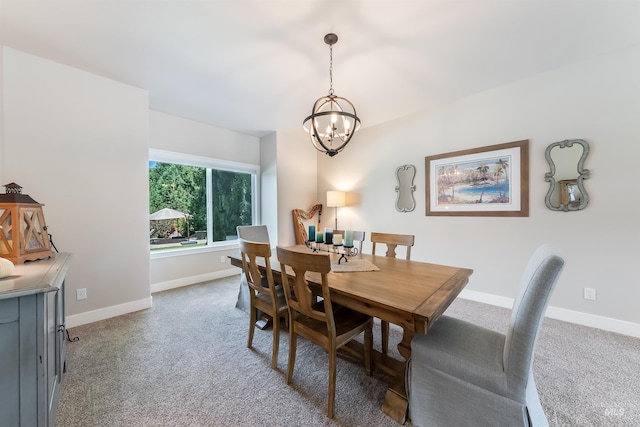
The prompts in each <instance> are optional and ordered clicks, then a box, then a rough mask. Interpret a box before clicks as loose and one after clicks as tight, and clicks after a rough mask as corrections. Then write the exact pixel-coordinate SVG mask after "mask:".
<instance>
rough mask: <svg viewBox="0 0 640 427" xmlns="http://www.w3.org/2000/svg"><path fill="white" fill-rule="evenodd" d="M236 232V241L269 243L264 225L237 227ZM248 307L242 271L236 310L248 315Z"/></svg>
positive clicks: (246, 285) (245, 284)
mask: <svg viewBox="0 0 640 427" xmlns="http://www.w3.org/2000/svg"><path fill="white" fill-rule="evenodd" d="M236 231H237V233H238V239H242V240H247V241H249V242H258V243H270V242H269V230H268V229H267V226H266V225H239V226H237V227H236ZM250 307H251V301H250V299H249V285H248V284H247V277H246V275H245V273H244V271H242V272H241V273H240V290H239V291H238V300H237V302H236V308H239V309H240V310H242V311H245V312H247V313H249V310H250ZM261 317H262V312H259V313H258V319H260V318H261ZM265 326H266V325H265ZM263 327H264V326H263Z"/></svg>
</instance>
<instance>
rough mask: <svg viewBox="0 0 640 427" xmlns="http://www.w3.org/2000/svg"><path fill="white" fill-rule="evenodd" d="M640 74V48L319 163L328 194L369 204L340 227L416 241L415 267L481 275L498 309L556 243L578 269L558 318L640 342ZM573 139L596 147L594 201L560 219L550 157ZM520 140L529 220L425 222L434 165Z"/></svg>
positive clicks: (430, 116)
mask: <svg viewBox="0 0 640 427" xmlns="http://www.w3.org/2000/svg"><path fill="white" fill-rule="evenodd" d="M638 75H640V48H634V49H629V50H626V51H622V52H618V53H617V54H614V55H609V56H605V57H601V58H598V59H596V60H592V61H588V62H585V63H581V64H576V65H574V66H570V67H566V68H562V69H559V70H556V71H553V72H549V73H546V74H543V75H538V76H536V77H533V78H530V79H527V80H525V81H520V82H516V83H513V84H510V85H506V86H503V87H500V88H497V89H494V90H490V91H487V92H484V93H480V94H477V95H475V96H472V97H469V98H466V99H463V100H461V101H459V102H456V103H454V104H452V105H449V106H446V107H443V108H441V109H438V110H435V111H428V112H424V113H421V114H416V115H414V116H411V117H406V118H403V119H400V120H397V121H394V122H391V123H387V124H384V125H380V126H377V127H374V128H367V129H364V130H362V131H361V132H359V134H357V135H356V136H354V138H353V140H352V142H351V143H350V144H349V146H348V147H347V148H346V149H345V150H344V151H343V152H342V153H340V154H339V155H338V156H336V157H334V158H327V157H324V156H318V194H324V192H325V191H326V190H332V189H342V190H347V191H351V192H354V195H355V196H356V199H358V200H359V201H358V202H357V204H356V205H355V206H350V207H346V208H341V209H340V213H339V219H340V222H341V224H342V223H343V221H344V222H345V223H346V226H347V227H350V228H355V229H363V230H366V231H368V232H370V231H386V232H396V233H410V234H415V235H416V246H415V248H414V250H413V252H412V258H414V259H417V260H423V261H433V262H436V263H442V264H450V265H456V266H462V267H469V268H472V269H474V274H473V275H472V277H471V281H470V283H469V285H468V286H467V289H468V290H469V291H477V292H480V293H482V294H477V293H474V292H467V295H469V296H472V297H478V298H488V299H489V300H491V301H493V302H508V300H507V299H508V298H513V296H514V293H515V287H516V286H517V283H518V279H519V277H520V274H521V272H522V270H523V268H524V265H525V264H526V261H527V259H528V257H529V255H530V253H531V252H532V251H533V250H534V248H535V247H537V246H538V245H539V244H541V243H544V242H549V243H552V244H554V245H555V246H557V247H559V248H560V249H561V251H562V252H563V254H564V255H565V257H566V262H567V263H566V268H565V270H564V272H563V275H562V277H561V280H560V282H559V284H558V286H557V289H556V291H555V293H554V295H553V297H552V299H551V303H550V305H551V306H552V308H551V309H550V311H549V313H551V314H553V315H555V316H556V317H560V318H564V319H568V320H573V321H577V322H579V323H585V324H591V325H594V326H599V327H603V328H605V329H612V330H617V331H620V332H623V333H629V334H632V335H637V336H640V310H638V301H639V300H640V283H639V282H640V280H639V279H638V274H637V272H636V263H637V262H638V260H639V259H640V249H639V245H638V239H639V237H640V222H639V221H638V219H637V217H638V201H637V189H636V188H635V181H636V179H635V178H636V175H637V168H636V167H635V163H636V162H637V160H638V159H639V158H640V120H639V119H638V118H639V117H640V83H639V82H640V80H638ZM363 121H366V118H363ZM573 138H583V139H586V140H587V141H588V142H589V143H590V145H591V154H590V156H589V158H588V159H587V161H586V164H585V167H586V168H588V169H590V171H591V178H590V179H589V180H586V181H585V185H586V188H587V191H588V193H589V195H590V196H591V202H590V203H589V206H588V207H587V208H586V210H584V211H579V212H569V213H565V212H554V211H550V210H548V209H547V208H546V207H545V204H544V197H545V194H546V192H547V189H548V183H546V182H545V181H544V174H545V172H546V171H547V170H548V166H547V163H546V161H545V158H544V151H545V148H546V147H547V145H548V144H551V143H553V142H556V141H561V140H564V139H573ZM521 139H529V140H530V157H531V159H530V206H531V207H530V216H529V217H528V218H499V217H498V218H484V217H483V218H479V217H432V216H425V176H424V173H425V172H424V171H425V166H424V158H425V156H429V155H434V154H440V153H446V152H451V151H456V150H462V149H467V148H474V147H481V146H486V145H492V144H497V143H503V142H510V141H515V140H521ZM403 164H413V165H415V166H416V168H417V176H416V180H415V184H416V186H417V191H416V192H415V197H416V203H417V208H416V210H415V211H414V212H411V213H399V212H396V210H395V208H394V203H395V198H396V194H395V191H394V188H395V185H396V180H395V174H394V172H395V169H396V167H398V166H400V165H403ZM330 218H331V219H332V218H333V214H332V213H331V215H330V216H327V217H326V218H324V220H325V221H324V222H327V221H330ZM368 250H369V251H370V244H366V245H365V252H366V251H368ZM584 287H592V288H596V290H597V301H587V300H584V299H583V296H582V295H583V288H584ZM483 294H489V295H483ZM491 295H494V296H498V298H494V297H491ZM500 297H502V298H500Z"/></svg>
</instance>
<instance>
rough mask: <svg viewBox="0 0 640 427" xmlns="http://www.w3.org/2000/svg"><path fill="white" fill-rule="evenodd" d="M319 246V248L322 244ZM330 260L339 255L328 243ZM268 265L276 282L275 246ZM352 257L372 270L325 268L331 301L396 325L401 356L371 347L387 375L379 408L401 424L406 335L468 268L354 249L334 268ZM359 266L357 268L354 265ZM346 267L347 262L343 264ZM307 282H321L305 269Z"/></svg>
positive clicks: (440, 305) (422, 325)
mask: <svg viewBox="0 0 640 427" xmlns="http://www.w3.org/2000/svg"><path fill="white" fill-rule="evenodd" d="M287 249H292V250H296V251H301V252H306V253H308V252H311V250H312V249H310V248H308V247H307V246H305V245H296V246H290V247H287ZM321 249H322V247H321ZM328 249H329V251H325V252H324V253H327V252H328V253H330V254H331V257H332V264H336V263H337V262H338V260H339V258H340V255H338V254H336V253H333V252H332V248H328ZM272 253H273V256H272V257H271V260H270V264H271V269H272V272H273V276H274V280H275V281H276V282H277V283H281V280H282V279H281V271H280V262H279V261H278V259H277V256H276V251H275V250H272ZM229 258H230V260H231V264H232V265H234V266H236V267H240V268H242V259H241V257H240V254H239V253H238V254H235V255H231V256H229ZM349 262H351V263H352V265H353V266H354V267H355V266H356V265H359V266H360V267H361V266H362V265H363V264H364V265H365V268H366V265H372V266H374V267H375V268H377V270H375V271H346V272H334V271H332V272H331V273H329V289H330V292H331V300H332V301H335V302H336V303H338V304H341V305H344V306H346V307H349V308H352V309H354V310H357V311H360V312H362V313H366V314H369V315H370V316H372V317H377V318H379V319H382V320H386V321H388V322H390V323H393V324H396V325H399V326H400V327H402V329H403V337H402V340H401V341H400V343H399V344H398V352H399V353H400V355H401V356H402V357H403V358H404V360H398V359H396V358H393V357H391V356H389V355H387V354H382V353H381V352H378V351H374V355H373V356H374V357H373V360H374V367H375V368H380V369H382V370H383V371H384V372H386V373H388V374H390V376H391V378H392V380H391V383H390V385H389V389H388V390H387V393H386V395H385V401H384V403H383V405H382V411H383V412H384V413H385V414H386V415H388V416H389V417H391V418H392V419H394V420H395V421H397V422H398V423H401V424H403V423H404V422H405V421H406V417H407V408H408V401H407V396H406V391H405V384H404V376H405V370H406V361H407V360H408V359H409V358H410V357H411V340H412V338H413V336H414V335H415V334H426V333H427V332H428V331H429V329H430V328H431V327H432V326H433V324H434V323H435V322H436V321H437V320H438V318H439V317H440V315H442V313H444V311H445V310H446V309H447V307H449V305H450V304H451V303H452V302H453V300H454V299H455V298H456V297H457V296H458V294H459V293H460V291H461V290H462V289H463V288H464V287H465V286H466V284H467V283H468V282H469V276H471V274H472V273H473V270H471V269H468V268H460V267H452V266H447V265H440V264H432V263H427V262H421V261H411V260H405V259H399V258H389V257H386V256H383V255H369V254H358V255H356V256H353V257H346V261H345V258H344V257H343V259H342V260H341V261H340V264H339V265H338V266H337V268H336V270H337V269H342V270H344V269H345V268H344V264H345V263H347V264H348V263H349ZM359 269H361V268H359ZM347 270H349V267H347ZM306 278H307V281H308V282H309V283H310V284H312V285H313V284H315V285H317V286H320V283H321V282H320V275H319V274H315V273H307V276H306ZM351 349H352V350H354V351H355V352H360V354H362V344H360V343H359V342H355V341H354V342H353V344H352V345H351Z"/></svg>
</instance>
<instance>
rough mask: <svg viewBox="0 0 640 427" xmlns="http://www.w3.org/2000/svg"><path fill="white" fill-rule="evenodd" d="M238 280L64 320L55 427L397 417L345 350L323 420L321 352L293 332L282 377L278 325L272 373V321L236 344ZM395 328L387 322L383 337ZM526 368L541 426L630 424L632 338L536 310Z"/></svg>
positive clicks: (498, 314) (380, 378) (379, 382)
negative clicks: (330, 413)
mask: <svg viewBox="0 0 640 427" xmlns="http://www.w3.org/2000/svg"><path fill="white" fill-rule="evenodd" d="M238 283H239V277H238V276H234V277H230V278H225V279H219V280H215V281H212V282H207V283H202V284H198V285H193V286H188V287H184V288H179V289H174V290H169V291H164V292H160V293H156V294H154V295H153V307H152V308H150V309H147V310H143V311H139V312H136V313H131V314H127V315H124V316H119V317H116V318H113V319H108V320H104V321H100V322H95V323H91V324H88V325H84V326H80V327H77V328H73V329H71V330H70V334H71V336H72V337H73V336H78V337H79V338H80V339H79V341H77V342H69V343H67V344H68V346H67V373H66V376H65V378H64V382H63V384H62V393H61V398H60V404H59V409H58V418H57V423H56V426H57V427H91V426H95V427H98V426H105V427H106V426H109V427H116V426H142V427H152V426H153V427H155V426H167V427H169V426H203V427H204V426H302V425H304V426H398V424H397V423H395V422H394V421H393V420H391V419H389V418H388V417H386V416H385V415H384V414H383V413H382V412H381V410H380V407H381V405H382V403H383V400H384V395H385V391H386V388H387V386H386V384H385V380H387V379H388V378H386V377H385V376H384V375H383V374H381V373H379V372H376V373H374V375H373V376H371V377H368V376H366V375H365V373H364V368H363V367H362V366H361V365H360V364H359V363H358V362H357V361H355V360H351V359H349V358H348V357H341V358H339V361H338V368H337V390H336V407H335V419H333V420H331V419H328V418H327V417H326V409H327V406H326V405H327V386H328V378H327V377H328V360H327V356H326V353H325V352H324V350H322V349H320V348H319V347H317V346H315V345H313V344H311V343H309V342H307V341H306V340H304V339H300V340H299V341H298V352H297V357H296V368H295V373H294V376H293V383H292V386H287V385H286V384H285V376H286V366H287V351H288V348H289V346H288V336H287V332H286V331H284V332H283V333H282V335H281V338H280V357H279V359H278V369H277V370H273V369H271V362H270V359H271V337H272V331H271V329H269V330H265V331H261V330H256V332H255V337H254V343H253V348H252V349H248V348H247V347H246V339H247V331H248V327H249V325H248V323H249V317H248V314H246V313H245V312H243V311H241V310H238V309H236V308H235V303H236V298H237V294H238ZM447 314H448V315H452V316H456V317H460V318H463V319H466V320H469V321H473V322H475V323H477V324H480V325H482V326H485V327H488V328H491V329H493V330H497V331H499V332H504V330H505V328H506V325H507V323H508V321H509V315H510V311H509V310H506V309H502V308H498V307H494V306H489V305H486V304H481V303H476V302H472V301H467V300H462V299H458V300H456V301H455V302H454V303H453V304H452V305H451V307H450V308H449V310H448V311H447ZM400 335H401V332H400V329H399V328H397V327H393V325H392V328H391V336H390V338H391V341H390V342H392V343H393V342H398V341H399V340H400ZM374 343H375V344H374V345H375V346H376V347H378V348H379V344H380V331H379V323H376V324H375V329H374ZM392 347H394V346H392ZM392 354H393V355H395V356H396V357H399V355H398V353H397V351H396V350H395V349H392ZM534 374H535V377H536V382H537V385H538V390H539V393H540V398H541V400H542V403H543V406H544V408H545V412H546V414H547V417H548V419H549V424H550V425H551V426H581V427H582V426H640V411H639V404H638V403H637V402H636V399H637V396H639V395H640V340H638V339H634V338H630V337H626V336H623V335H618V334H613V333H609V332H604V331H600V330H597V329H592V328H586V327H582V326H577V325H573V324H569V323H566V322H561V321H557V320H551V319H545V321H544V323H543V326H542V331H541V334H540V338H539V341H538V347H537V351H536V359H535V364H534ZM406 425H407V426H411V424H410V423H407V424H406Z"/></svg>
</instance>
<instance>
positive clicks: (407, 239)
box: [371, 233, 415, 260]
mask: <svg viewBox="0 0 640 427" xmlns="http://www.w3.org/2000/svg"><path fill="white" fill-rule="evenodd" d="M414 242H415V236H414V235H413V234H391V233H371V243H372V245H373V246H372V248H371V253H373V254H374V255H375V253H376V244H377V243H384V244H385V245H387V252H386V254H385V255H386V256H388V257H391V258H395V257H396V248H397V247H398V246H405V247H406V250H407V252H406V257H405V259H408V260H409V259H411V247H412V246H413V244H414Z"/></svg>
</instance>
